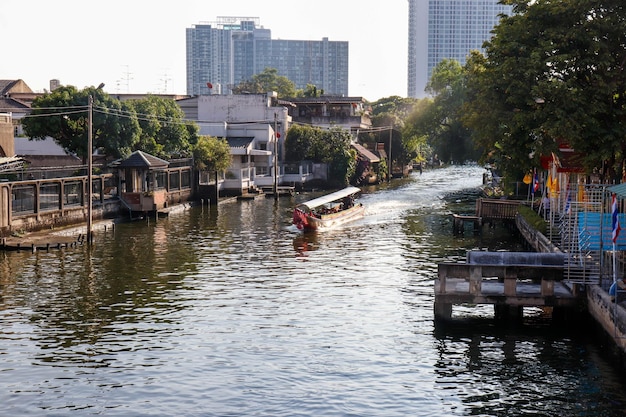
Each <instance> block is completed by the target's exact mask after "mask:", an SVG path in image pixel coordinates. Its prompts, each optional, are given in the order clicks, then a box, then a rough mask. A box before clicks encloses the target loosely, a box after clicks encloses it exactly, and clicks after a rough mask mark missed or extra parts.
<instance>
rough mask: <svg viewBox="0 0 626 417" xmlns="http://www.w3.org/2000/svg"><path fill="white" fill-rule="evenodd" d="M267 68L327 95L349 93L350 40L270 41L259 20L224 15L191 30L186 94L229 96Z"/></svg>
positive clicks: (297, 84) (298, 85) (298, 84)
mask: <svg viewBox="0 0 626 417" xmlns="http://www.w3.org/2000/svg"><path fill="white" fill-rule="evenodd" d="M265 68H275V69H276V70H277V71H278V75H282V76H285V77H287V78H289V79H290V80H291V81H293V82H294V83H295V85H296V88H298V89H304V88H306V85H307V84H313V85H315V86H316V87H317V88H318V90H319V89H322V90H324V92H325V93H326V94H337V95H344V96H345V95H348V42H346V41H329V40H328V38H323V39H322V40H321V41H306V40H282V39H271V32H270V30H269V29H264V28H262V27H261V26H260V23H259V18H249V17H219V18H218V19H217V22H215V23H206V24H198V25H194V26H193V27H192V28H187V94H189V95H203V94H211V93H213V94H215V93H218V94H229V93H230V89H231V87H232V86H235V85H237V84H239V83H240V82H242V81H248V80H250V79H251V78H252V76H253V75H255V74H259V73H261V72H263V70H264V69H265Z"/></svg>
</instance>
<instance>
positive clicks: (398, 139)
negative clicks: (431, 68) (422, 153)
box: [359, 96, 423, 167]
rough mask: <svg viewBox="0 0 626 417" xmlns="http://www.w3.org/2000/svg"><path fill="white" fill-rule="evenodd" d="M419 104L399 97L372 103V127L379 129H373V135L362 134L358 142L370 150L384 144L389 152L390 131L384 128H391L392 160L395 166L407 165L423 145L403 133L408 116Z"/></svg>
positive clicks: (413, 100)
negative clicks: (377, 144)
mask: <svg viewBox="0 0 626 417" xmlns="http://www.w3.org/2000/svg"><path fill="white" fill-rule="evenodd" d="M419 103H420V100H418V99H415V98H402V97H399V96H391V97H386V98H382V99H380V100H378V101H376V102H374V103H372V125H373V127H375V128H376V127H378V128H380V129H374V130H375V131H376V132H375V133H367V132H362V133H361V135H359V141H360V142H362V143H364V144H367V145H368V147H369V148H370V149H375V148H376V143H378V142H382V143H385V149H386V150H387V152H389V140H390V137H389V135H390V131H389V130H386V129H384V128H391V155H392V158H393V160H394V161H396V164H399V165H405V164H408V163H409V162H411V161H412V160H413V159H415V158H416V157H418V153H419V150H420V149H421V148H422V145H423V141H422V140H419V139H418V140H417V141H416V140H415V139H416V138H414V137H407V136H404V133H403V132H404V127H405V126H406V119H407V117H408V115H409V114H411V112H412V111H413V110H414V108H415V106H417V105H419ZM385 167H386V163H385Z"/></svg>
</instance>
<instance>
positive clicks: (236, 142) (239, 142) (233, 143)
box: [226, 137, 254, 149]
mask: <svg viewBox="0 0 626 417" xmlns="http://www.w3.org/2000/svg"><path fill="white" fill-rule="evenodd" d="M226 140H227V141H228V146H230V147H231V148H239V149H245V148H247V147H248V146H250V144H251V143H252V141H253V140H254V138H252V137H249V138H246V137H244V138H237V137H233V138H226Z"/></svg>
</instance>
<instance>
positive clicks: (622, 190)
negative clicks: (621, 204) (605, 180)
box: [607, 183, 626, 198]
mask: <svg viewBox="0 0 626 417" xmlns="http://www.w3.org/2000/svg"><path fill="white" fill-rule="evenodd" d="M607 190H609V191H610V192H612V193H615V194H616V195H617V196H618V197H619V198H626V183H621V184H617V185H614V186H612V187H609V188H607Z"/></svg>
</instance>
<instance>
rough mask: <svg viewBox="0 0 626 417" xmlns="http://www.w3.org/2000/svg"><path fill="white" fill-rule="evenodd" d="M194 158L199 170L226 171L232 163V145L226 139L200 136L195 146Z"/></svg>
mask: <svg viewBox="0 0 626 417" xmlns="http://www.w3.org/2000/svg"><path fill="white" fill-rule="evenodd" d="M193 159H194V164H195V167H196V169H198V170H199V171H209V172H215V171H217V172H223V171H226V170H227V169H228V167H229V166H230V164H231V156H230V146H228V142H227V141H226V139H218V138H216V137H213V136H200V137H199V138H198V141H197V143H196V144H195V145H194V147H193Z"/></svg>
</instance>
